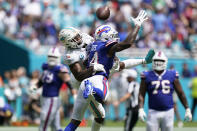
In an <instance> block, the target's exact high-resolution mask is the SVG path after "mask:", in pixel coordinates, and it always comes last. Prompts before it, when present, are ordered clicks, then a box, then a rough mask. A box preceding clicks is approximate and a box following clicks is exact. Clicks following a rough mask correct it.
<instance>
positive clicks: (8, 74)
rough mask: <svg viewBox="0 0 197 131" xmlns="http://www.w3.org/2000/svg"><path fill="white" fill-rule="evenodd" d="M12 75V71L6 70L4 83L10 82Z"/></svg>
mask: <svg viewBox="0 0 197 131" xmlns="http://www.w3.org/2000/svg"><path fill="white" fill-rule="evenodd" d="M10 76H11V73H10V71H5V72H4V81H3V82H4V84H8V81H9V79H10Z"/></svg>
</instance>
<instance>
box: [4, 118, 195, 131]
mask: <svg viewBox="0 0 197 131" xmlns="http://www.w3.org/2000/svg"><path fill="white" fill-rule="evenodd" d="M68 122H69V121H68V120H66V121H64V122H63V123H62V129H64V128H65V125H67V123H68ZM87 126H88V127H80V128H79V129H78V130H77V131H91V129H90V126H91V121H87ZM0 131H38V127H37V126H31V127H0ZM49 131H50V130H49ZM101 131H123V121H118V122H114V121H110V120H107V121H106V122H105V125H104V126H103V127H102V128H101ZM134 131H145V123H143V122H140V121H139V122H138V123H137V125H136V128H135V129H134ZM174 131H197V122H184V127H183V128H178V127H177V123H176V122H175V128H174Z"/></svg>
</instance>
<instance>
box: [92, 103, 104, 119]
mask: <svg viewBox="0 0 197 131" xmlns="http://www.w3.org/2000/svg"><path fill="white" fill-rule="evenodd" d="M90 107H91V108H92V110H93V111H94V112H95V113H96V115H97V116H98V118H102V115H101V113H100V112H99V110H98V109H97V108H96V106H95V104H94V102H92V101H90Z"/></svg>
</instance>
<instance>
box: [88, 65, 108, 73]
mask: <svg viewBox="0 0 197 131" xmlns="http://www.w3.org/2000/svg"><path fill="white" fill-rule="evenodd" d="M91 65H92V66H93V70H94V72H95V73H96V72H97V71H103V72H105V68H104V66H103V65H102V64H97V63H92V64H91Z"/></svg>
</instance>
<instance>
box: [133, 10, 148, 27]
mask: <svg viewBox="0 0 197 131" xmlns="http://www.w3.org/2000/svg"><path fill="white" fill-rule="evenodd" d="M147 19H148V17H147V13H146V11H145V10H141V11H140V13H139V14H138V16H137V17H136V18H133V17H131V20H132V21H133V22H134V24H135V25H137V26H141V25H142V23H143V22H144V21H146V20H147Z"/></svg>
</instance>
